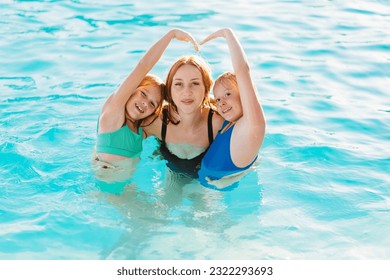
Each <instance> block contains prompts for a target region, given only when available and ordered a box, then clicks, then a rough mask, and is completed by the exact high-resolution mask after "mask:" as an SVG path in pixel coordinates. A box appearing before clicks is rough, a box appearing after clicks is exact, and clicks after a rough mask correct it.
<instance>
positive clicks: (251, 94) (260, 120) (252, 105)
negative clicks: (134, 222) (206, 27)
mask: <svg viewBox="0 0 390 280" xmlns="http://www.w3.org/2000/svg"><path fill="white" fill-rule="evenodd" d="M218 37H223V38H225V39H226V41H227V43H228V47H229V51H230V56H231V60H232V64H233V69H234V73H235V75H236V77H237V83H238V89H239V92H240V99H241V104H242V109H243V117H242V118H243V120H245V122H247V123H248V124H250V125H255V126H265V119H264V113H263V110H262V108H261V106H260V104H259V101H258V100H257V90H256V87H255V86H254V84H253V81H252V78H251V74H250V68H249V64H248V61H247V58H246V55H245V53H244V50H243V49H242V47H241V44H240V43H239V41H238V39H237V37H236V36H235V34H234V32H233V30H231V29H230V28H224V29H220V30H218V31H216V32H214V33H213V34H211V35H209V36H208V37H207V38H205V39H204V40H203V41H201V42H200V45H203V44H204V43H206V42H208V41H210V40H212V39H215V38H218Z"/></svg>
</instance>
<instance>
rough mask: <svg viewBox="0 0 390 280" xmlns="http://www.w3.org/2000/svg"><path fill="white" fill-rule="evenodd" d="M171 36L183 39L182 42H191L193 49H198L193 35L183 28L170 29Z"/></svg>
mask: <svg viewBox="0 0 390 280" xmlns="http://www.w3.org/2000/svg"><path fill="white" fill-rule="evenodd" d="M171 32H172V35H173V38H175V39H177V40H180V41H184V42H191V43H192V45H193V46H194V49H195V51H199V46H198V43H197V42H196V40H195V39H194V37H192V36H191V34H190V33H188V32H185V31H184V30H181V29H172V30H171Z"/></svg>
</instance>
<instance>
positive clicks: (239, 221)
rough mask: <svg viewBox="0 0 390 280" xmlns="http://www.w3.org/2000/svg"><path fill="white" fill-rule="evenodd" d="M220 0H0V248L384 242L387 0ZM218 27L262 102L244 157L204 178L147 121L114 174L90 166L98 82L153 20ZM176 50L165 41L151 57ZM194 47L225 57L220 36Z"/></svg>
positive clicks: (313, 249)
mask: <svg viewBox="0 0 390 280" xmlns="http://www.w3.org/2000/svg"><path fill="white" fill-rule="evenodd" d="M230 2H231V1H230ZM230 2H229V1H211V2H210V1H207V2H205V3H203V2H202V1H179V0H175V1H154V0H151V1H141V0H138V1H119V0H115V1H109V2H107V3H105V4H103V3H102V2H100V1H93V0H87V1H83V0H73V1H71V0H65V1H55V0H52V1H49V0H48V1H11V0H5V1H4V0H3V1H1V3H0V37H1V38H2V39H1V40H0V61H1V63H0V259H11V260H13V259H27V260H29V259H59V260H62V259H76V260H78V259H92V260H97V259H130V260H132V259H144V260H145V259H205V260H208V259H220V260H221V259H253V260H256V259H282V260H283V259H304V260H311V259H321V260H329V259H341V260H345V259H353V260H356V259H365V260H367V259H376V260H377V259H390V235H389V232H390V171H389V170H390V148H389V147H390V34H389V31H388V30H389V29H390V3H389V2H388V1H370V0H361V1H357V0H356V1H341V0H335V1H325V0H319V1H315V2H313V1H309V0H301V1H299V0H296V1H293V0H284V1H283V0H276V1H271V0H267V1H266V0H246V1H240V2H239V3H238V4H235V3H230ZM221 27H231V28H232V29H234V30H235V32H236V34H237V37H238V38H239V39H240V41H241V43H242V45H243V48H244V49H245V51H246V54H247V56H248V60H249V62H250V66H251V70H252V75H253V79H254V82H255V84H256V86H257V88H258V91H259V95H260V96H259V100H260V101H261V103H262V105H263V109H264V112H265V115H266V119H267V134H266V137H265V140H264V144H263V147H262V148H261V150H260V153H259V158H260V160H259V162H258V163H257V164H256V167H255V168H254V169H253V170H252V171H251V172H250V173H249V174H248V175H247V176H246V177H245V178H244V179H243V180H242V181H241V182H240V184H239V186H238V187H237V188H234V189H232V190H230V191H226V192H220V191H215V190H211V189H207V188H204V187H202V186H200V185H199V183H197V182H196V181H188V180H187V181H186V180H182V179H181V178H176V177H175V176H171V175H170V173H169V172H168V171H167V170H166V167H165V162H164V161H162V160H161V159H160V157H158V156H156V155H155V154H154V149H155V148H156V145H157V142H156V139H154V138H149V139H147V140H146V141H145V143H144V147H145V149H144V151H143V153H142V159H141V162H140V163H139V168H138V169H137V171H136V173H135V174H134V177H133V179H132V182H131V183H129V184H126V186H124V185H123V184H122V185H121V184H111V185H109V184H104V183H102V182H99V181H97V180H96V179H95V178H94V176H93V174H92V171H91V166H90V158H91V153H92V150H93V146H94V143H95V139H96V121H97V118H98V114H99V111H100V108H101V106H102V104H103V102H104V101H105V99H106V98H107V97H108V95H109V94H110V93H111V92H113V91H114V90H115V89H116V87H117V86H118V85H119V83H120V82H121V81H122V80H123V79H124V78H125V76H126V75H127V74H128V73H129V71H130V69H131V68H132V67H133V66H134V65H135V64H136V63H137V62H138V60H139V59H140V57H141V56H142V54H143V53H144V52H145V51H146V50H147V49H148V48H149V47H150V46H151V45H152V44H153V43H154V42H155V41H156V40H157V39H159V38H160V37H161V36H162V35H163V34H165V32H167V31H168V30H169V29H171V28H182V29H184V30H186V31H188V32H190V33H191V34H192V35H193V36H194V37H195V38H196V39H197V40H199V41H200V40H202V39H203V38H205V37H206V36H207V35H209V34H210V33H212V32H213V31H216V30H217V29H219V28H221ZM184 54H194V51H193V50H192V48H191V46H190V44H186V43H183V42H179V41H176V42H172V43H171V45H170V46H169V47H168V49H167V51H166V52H165V53H164V56H163V57H162V59H161V60H160V62H159V63H158V64H157V65H156V67H155V68H154V69H153V70H152V73H153V74H157V75H159V76H160V77H162V78H165V76H166V74H167V71H168V69H169V67H170V65H171V64H172V62H173V61H174V60H175V59H176V58H178V57H179V56H181V55H184ZM199 55H201V56H202V57H203V58H204V59H206V60H207V61H208V62H209V63H210V65H211V67H212V70H213V77H214V78H216V77H217V76H218V75H219V74H220V73H222V72H224V71H226V70H231V69H232V67H231V62H230V57H229V52H228V49H227V45H226V43H225V41H224V40H223V39H217V40H213V41H212V42H210V43H208V44H207V45H205V46H203V47H202V48H201V51H200V53H199ZM115 188H118V189H120V190H121V194H119V195H116V194H113V193H112V192H109V191H107V190H110V189H115Z"/></svg>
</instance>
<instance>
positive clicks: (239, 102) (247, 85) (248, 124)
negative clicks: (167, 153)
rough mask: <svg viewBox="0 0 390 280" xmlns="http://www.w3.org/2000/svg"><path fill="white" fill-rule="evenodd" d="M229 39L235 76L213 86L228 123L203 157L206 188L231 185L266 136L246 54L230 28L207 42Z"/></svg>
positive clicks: (202, 177)
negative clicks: (220, 38)
mask: <svg viewBox="0 0 390 280" xmlns="http://www.w3.org/2000/svg"><path fill="white" fill-rule="evenodd" d="M218 37H223V38H225V39H226V41H227V43H228V46H229V51H230V54H231V59H232V64H233V69H234V73H231V72H226V73H224V74H222V75H221V76H220V77H218V78H217V80H216V81H215V84H214V89H213V91H214V97H215V100H216V102H217V109H218V112H219V114H220V115H221V116H222V117H223V118H224V119H225V122H224V124H223V126H222V128H221V130H220V131H219V132H218V134H217V136H216V137H215V139H214V142H213V143H212V144H211V146H210V148H209V150H208V151H207V153H206V155H205V156H204V158H203V160H202V164H201V170H200V171H199V179H200V181H201V183H202V184H203V185H205V186H214V187H217V188H222V187H227V186H231V185H232V184H233V183H234V182H236V181H237V180H239V178H240V177H241V176H242V175H243V174H244V172H245V171H246V170H248V168H249V167H250V166H251V165H252V164H253V163H254V161H255V160H256V158H257V154H258V152H259V149H260V147H261V145H262V143H263V139H264V134H265V118H264V113H263V110H262V107H261V105H260V103H259V102H258V100H257V91H256V88H255V86H254V83H253V81H252V79H251V75H250V69H249V64H248V62H247V59H246V56H245V53H244V51H243V49H242V47H241V45H240V43H239V41H238V40H237V38H236V36H235V35H234V33H233V31H232V30H231V29H221V30H218V31H217V32H215V33H213V34H211V35H210V36H208V37H207V38H206V39H204V40H203V41H202V42H201V43H200V44H201V45H202V44H204V43H206V42H208V41H210V40H212V39H215V38H218Z"/></svg>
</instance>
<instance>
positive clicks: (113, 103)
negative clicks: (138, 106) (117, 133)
mask: <svg viewBox="0 0 390 280" xmlns="http://www.w3.org/2000/svg"><path fill="white" fill-rule="evenodd" d="M172 39H178V40H181V41H185V42H191V43H192V44H193V45H194V48H195V50H198V44H197V43H196V41H195V40H194V38H193V37H192V36H191V35H190V34H189V33H187V32H185V31H183V30H180V29H172V30H170V31H169V32H168V33H166V34H165V35H164V36H163V37H162V38H161V39H160V40H158V41H157V42H156V43H155V44H154V45H153V46H152V47H151V48H150V49H149V50H148V51H147V52H146V53H145V55H144V56H143V57H142V58H141V60H140V61H139V62H138V64H137V65H136V66H135V68H134V69H133V71H132V72H131V73H130V74H129V75H128V76H127V77H126V79H125V80H124V81H123V83H122V84H121V85H120V86H119V88H118V89H117V90H116V91H115V92H114V93H113V94H112V95H111V96H110V97H109V98H108V99H107V101H106V103H105V104H104V106H103V109H102V112H101V119H100V121H101V122H102V121H103V122H105V123H106V125H105V127H107V122H109V123H110V124H109V125H108V126H109V127H112V130H115V129H118V128H120V127H121V126H122V125H123V123H124V118H125V116H124V114H125V113H124V109H125V106H126V102H127V100H129V98H130V97H131V95H132V94H133V92H134V91H135V90H136V88H137V87H138V85H139V84H140V82H141V81H142V80H143V78H144V77H145V76H146V74H148V72H149V71H150V70H151V69H152V68H153V66H154V65H155V64H156V63H157V61H158V60H159V59H160V58H161V56H162V54H163V53H164V51H165V49H166V48H167V47H168V45H169V43H170V42H171V40H172ZM105 115H106V116H107V117H105ZM114 127H115V128H114Z"/></svg>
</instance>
